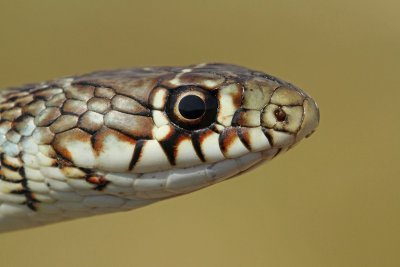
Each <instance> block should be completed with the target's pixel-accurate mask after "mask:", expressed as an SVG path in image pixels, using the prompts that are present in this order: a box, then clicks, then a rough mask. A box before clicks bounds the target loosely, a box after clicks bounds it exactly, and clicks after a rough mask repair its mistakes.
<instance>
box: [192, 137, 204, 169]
mask: <svg viewBox="0 0 400 267" xmlns="http://www.w3.org/2000/svg"><path fill="white" fill-rule="evenodd" d="M202 140H203V138H202V136H201V133H200V132H194V133H193V134H192V144H193V147H194V150H195V151H196V154H197V156H198V157H199V159H200V160H201V161H202V162H205V161H206V159H205V157H204V153H203V151H202V150H201V142H202Z"/></svg>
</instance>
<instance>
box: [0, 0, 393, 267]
mask: <svg viewBox="0 0 400 267" xmlns="http://www.w3.org/2000/svg"><path fill="white" fill-rule="evenodd" d="M399 10H400V2H399V1H395V0H393V1H389V0H383V1H372V0H367V1H365V0H346V1H345V0H342V1H319V0H314V1H295V0H292V1H281V0H274V1H236V0H235V1H233V0H230V1H83V0H80V1H78V0H72V1H71V0H68V1H49V0H47V1H5V0H1V1H0V87H7V86H16V85H21V84H24V83H29V82H39V81H42V80H47V79H52V78H56V77H60V76H65V75H69V74H78V73H85V72H88V71H93V70H98V69H111V68H120V67H130V66H132V67H134V66H151V65H184V64H192V63H200V62H208V61H212V62H215V61H218V62H227V63H236V64H240V65H244V66H247V67H250V68H254V69H258V70H263V71H265V72H268V73H271V74H273V75H276V76H278V77H281V78H283V79H285V80H288V81H291V82H293V83H295V84H296V85H298V86H300V87H302V88H304V89H305V90H306V91H307V92H308V93H310V94H311V95H312V96H313V97H314V98H315V99H316V101H317V102H318V104H319V106H320V109H321V124H320V127H319V129H318V131H317V132H316V133H315V134H314V135H313V136H312V137H311V138H309V139H307V140H305V141H303V142H302V143H301V144H300V145H299V146H297V147H296V149H293V150H292V151H290V152H288V153H287V154H284V155H283V156H280V157H278V158H277V159H275V160H273V161H272V162H270V163H268V164H266V165H264V166H262V167H260V168H258V169H256V170H254V171H252V172H250V173H248V174H245V175H242V176H241V177H238V178H236V179H232V180H229V181H226V182H223V183H220V184H218V185H215V186H213V187H210V188H207V189H204V190H201V191H199V192H196V193H193V194H190V195H187V196H183V197H179V198H176V199H172V200H168V201H164V202H161V203H157V204H155V205H152V206H149V207H146V208H143V209H139V210H136V211H131V212H127V213H117V214H111V215H104V216H99V217H94V218H88V219H80V220H76V221H72V222H66V223H60V224H55V225H51V226H46V227H42V228H37V229H31V230H25V231H19V232H12V233H7V234H2V235H0V266H114V267H116V266H140V267H143V266H151V267H152V266H162V267H167V266H174V267H176V266H207V267H212V266H229V267H236V266H278V267H280V266H307V267H310V266H311V267H312V266H318V267H319V266H323V267H325V266H341V267H342V266H353V267H354V266H400V255H399V248H400V175H399V170H400V168H399V165H400V163H399V149H400V142H399V130H400V127H399V115H400V113H399V107H398V101H399V100H400V86H399V78H400V75H399V72H400V63H399V61H400V20H399V17H398V16H399V15H398V11H399Z"/></svg>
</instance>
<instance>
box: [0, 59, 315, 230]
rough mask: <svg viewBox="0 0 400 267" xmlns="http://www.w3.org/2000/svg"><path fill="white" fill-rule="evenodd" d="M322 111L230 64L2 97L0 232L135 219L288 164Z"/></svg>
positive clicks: (124, 73) (56, 85)
mask: <svg viewBox="0 0 400 267" xmlns="http://www.w3.org/2000/svg"><path fill="white" fill-rule="evenodd" d="M318 123H319V110H318V107H317V105H316V103H315V101H314V100H313V99H312V98H311V97H310V96H309V95H308V94H306V93H305V92H304V91H302V90H301V89H299V88H297V87H296V86H294V85H292V84H290V83H287V82H285V81H283V80H281V79H278V78H276V77H273V76H271V75H268V74H265V73H263V72H259V71H254V70H250V69H247V68H244V67H240V66H236V65H229V64H220V63H213V64H206V63H204V64H198V65H190V66H184V67H150V68H135V69H120V70H111V71H98V72H93V73H89V74H85V75H81V76H73V77H66V78H62V79H58V80H54V81H49V82H43V83H38V84H33V85H27V86H24V87H19V88H9V89H4V90H1V91H0V164H1V165H0V168H1V169H0V231H11V230H17V229H23V228H29V227H34V226H40V225H45V224H49V223H54V222H60V221H65V220H69V219H75V218H80V217H85V216H91V215H96V214H101V213H108V212H116V211H124V210H131V209H135V208H138V207H142V206H145V205H148V204H151V203H154V202H156V201H159V200H162V199H167V198H171V197H174V196H178V195H182V194H187V193H190V192H193V191H196V190H199V189H201V188H204V187H207V186H209V185H212V184H215V183H217V182H220V181H223V180H226V179H228V178H232V177H234V176H236V175H238V174H240V173H242V172H244V171H248V170H250V169H252V168H254V167H255V166H258V165H260V164H261V163H262V162H265V161H268V160H270V159H272V158H274V157H276V156H277V155H278V154H281V153H283V152H285V151H287V150H289V149H290V148H292V147H293V146H294V145H295V144H297V143H298V142H299V141H300V140H302V139H304V138H305V137H308V136H310V135H311V134H312V133H313V132H314V131H315V129H316V127H317V126H318Z"/></svg>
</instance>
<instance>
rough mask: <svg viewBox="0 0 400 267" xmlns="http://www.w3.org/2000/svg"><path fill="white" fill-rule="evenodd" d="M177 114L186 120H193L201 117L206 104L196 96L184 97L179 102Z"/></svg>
mask: <svg viewBox="0 0 400 267" xmlns="http://www.w3.org/2000/svg"><path fill="white" fill-rule="evenodd" d="M178 110H179V113H180V114H181V115H182V116H183V117H184V118H185V119H188V120H195V119H197V118H200V117H201V116H203V114H204V112H205V111H206V103H204V100H203V99H202V98H200V97H199V96H197V95H186V96H184V97H183V98H182V99H181V101H180V102H179V108H178Z"/></svg>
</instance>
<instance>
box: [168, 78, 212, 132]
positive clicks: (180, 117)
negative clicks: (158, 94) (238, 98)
mask: <svg viewBox="0 0 400 267" xmlns="http://www.w3.org/2000/svg"><path fill="white" fill-rule="evenodd" d="M170 92H171V94H170V96H169V98H168V101H167V105H166V110H165V111H166V113H167V115H168V117H169V118H170V120H171V121H172V122H173V123H174V124H175V125H177V126H179V127H181V128H184V129H186V130H198V129H202V128H206V127H208V126H210V125H211V124H212V123H214V122H215V119H216V115H217V111H218V100H217V98H216V97H215V95H214V94H212V93H211V92H210V91H207V90H204V89H202V88H200V87H196V86H183V87H179V88H176V89H173V90H171V91H170Z"/></svg>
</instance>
